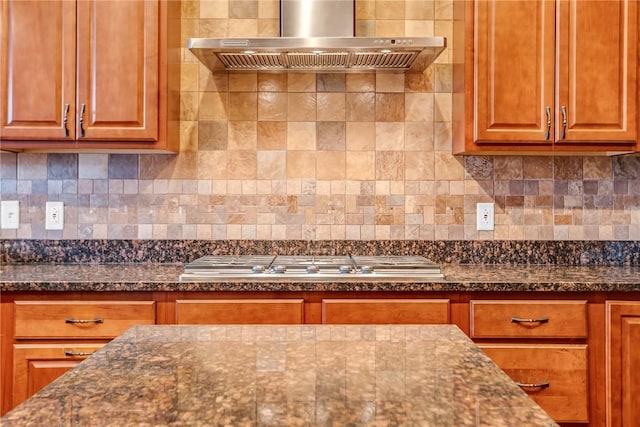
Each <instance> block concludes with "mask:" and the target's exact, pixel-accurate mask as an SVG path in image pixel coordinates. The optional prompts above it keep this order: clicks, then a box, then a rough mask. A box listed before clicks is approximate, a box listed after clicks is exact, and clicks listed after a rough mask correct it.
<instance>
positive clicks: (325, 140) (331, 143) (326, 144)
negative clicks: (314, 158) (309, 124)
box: [316, 122, 346, 151]
mask: <svg viewBox="0 0 640 427" xmlns="http://www.w3.org/2000/svg"><path fill="white" fill-rule="evenodd" d="M345 139H346V132H345V123H344V122H317V123H316V148H317V149H318V150H343V151H344V149H345Z"/></svg>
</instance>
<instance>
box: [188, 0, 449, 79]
mask: <svg viewBox="0 0 640 427" xmlns="http://www.w3.org/2000/svg"><path fill="white" fill-rule="evenodd" d="M354 23H355V20H354V0H281V2H280V34H281V37H274V38H222V39H221V38H192V39H189V45H188V47H189V49H190V50H191V52H193V53H194V54H195V55H196V56H197V57H198V59H199V60H200V61H201V62H202V63H204V64H205V65H206V66H207V67H208V68H209V69H210V70H212V71H221V70H236V71H257V70H258V71H325V72H362V71H378V70H381V71H395V72H404V71H422V70H424V69H425V68H426V67H427V66H429V64H431V63H432V62H433V61H434V60H435V59H436V58H437V57H438V55H439V54H440V53H441V52H442V51H443V50H444V49H445V47H446V39H445V38H444V37H355V36H354V34H355V24H354Z"/></svg>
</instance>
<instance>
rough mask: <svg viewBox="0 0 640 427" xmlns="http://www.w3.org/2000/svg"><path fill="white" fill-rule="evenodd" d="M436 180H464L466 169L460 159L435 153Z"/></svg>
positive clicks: (445, 153)
mask: <svg viewBox="0 0 640 427" xmlns="http://www.w3.org/2000/svg"><path fill="white" fill-rule="evenodd" d="M435 179H437V180H460V179H464V167H463V165H462V163H461V161H460V159H458V158H456V157H453V156H452V155H451V154H450V153H447V152H438V151H436V153H435Z"/></svg>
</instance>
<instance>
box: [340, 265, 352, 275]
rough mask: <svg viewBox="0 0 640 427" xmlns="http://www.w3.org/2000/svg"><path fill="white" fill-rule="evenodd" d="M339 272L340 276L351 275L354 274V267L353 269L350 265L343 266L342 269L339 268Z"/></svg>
mask: <svg viewBox="0 0 640 427" xmlns="http://www.w3.org/2000/svg"><path fill="white" fill-rule="evenodd" d="M338 271H339V272H340V274H349V273H352V272H353V267H351V266H350V265H341V266H340V267H338Z"/></svg>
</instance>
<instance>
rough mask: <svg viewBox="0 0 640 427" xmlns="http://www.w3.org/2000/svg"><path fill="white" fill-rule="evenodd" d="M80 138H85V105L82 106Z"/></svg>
mask: <svg viewBox="0 0 640 427" xmlns="http://www.w3.org/2000/svg"><path fill="white" fill-rule="evenodd" d="M78 121H79V122H80V137H81V138H84V104H80V118H79V119H78Z"/></svg>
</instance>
